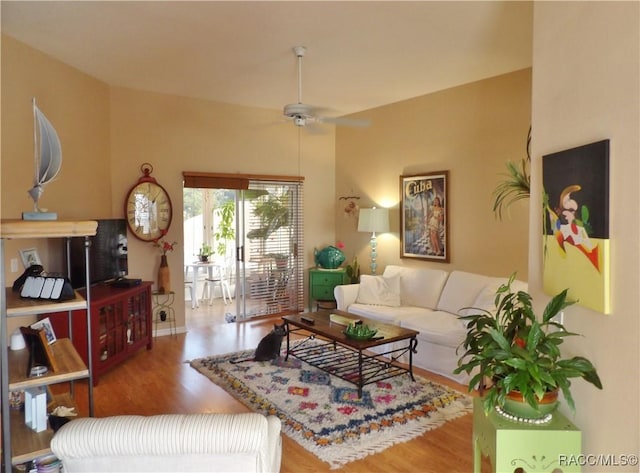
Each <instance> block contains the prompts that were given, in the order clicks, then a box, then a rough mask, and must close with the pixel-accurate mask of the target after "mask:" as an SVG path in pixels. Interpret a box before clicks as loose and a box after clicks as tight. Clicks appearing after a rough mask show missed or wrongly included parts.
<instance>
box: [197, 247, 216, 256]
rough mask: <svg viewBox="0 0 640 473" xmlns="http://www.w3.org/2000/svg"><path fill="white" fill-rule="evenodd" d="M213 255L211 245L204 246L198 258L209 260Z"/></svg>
mask: <svg viewBox="0 0 640 473" xmlns="http://www.w3.org/2000/svg"><path fill="white" fill-rule="evenodd" d="M212 254H213V249H212V248H211V246H210V245H202V247H201V248H200V252H199V253H198V256H200V257H205V258H208V257H209V256H211V255H212Z"/></svg>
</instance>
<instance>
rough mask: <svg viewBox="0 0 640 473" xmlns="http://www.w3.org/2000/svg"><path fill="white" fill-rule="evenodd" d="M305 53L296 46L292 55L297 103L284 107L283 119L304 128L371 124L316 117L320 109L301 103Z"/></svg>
mask: <svg viewBox="0 0 640 473" xmlns="http://www.w3.org/2000/svg"><path fill="white" fill-rule="evenodd" d="M306 52H307V48H305V47H304V46H296V47H294V48H293V53H294V54H295V55H296V58H297V59H298V102H297V103H290V104H287V105H285V106H284V110H283V114H284V116H285V118H287V119H289V120H291V121H293V123H294V124H295V125H296V126H300V127H304V126H307V125H308V124H311V123H333V124H335V125H341V126H353V127H366V126H369V125H370V124H371V122H370V121H369V120H357V119H353V118H342V117H324V116H321V115H318V112H320V111H321V110H322V108H319V107H315V106H313V105H308V104H306V103H303V102H302V58H303V57H304V55H305V53H306Z"/></svg>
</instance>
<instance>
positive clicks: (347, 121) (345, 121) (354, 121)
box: [316, 117, 371, 128]
mask: <svg viewBox="0 0 640 473" xmlns="http://www.w3.org/2000/svg"><path fill="white" fill-rule="evenodd" d="M316 120H317V121H318V122H320V123H333V124H334V125H338V126H350V127H355V128H366V127H368V126H370V125H371V120H366V119H358V118H345V117H316Z"/></svg>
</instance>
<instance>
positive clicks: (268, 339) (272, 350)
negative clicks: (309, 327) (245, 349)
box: [230, 322, 287, 363]
mask: <svg viewBox="0 0 640 473" xmlns="http://www.w3.org/2000/svg"><path fill="white" fill-rule="evenodd" d="M286 334H287V329H286V328H285V325H284V322H283V323H282V324H280V325H278V324H273V330H271V332H269V333H268V334H266V335H265V336H264V337H263V338H262V340H260V343H258V346H257V347H256V351H255V353H254V355H253V358H244V359H242V360H230V362H231V363H242V362H244V361H270V360H275V359H276V358H278V356H280V347H281V346H282V339H283V338H284V337H285V335H286Z"/></svg>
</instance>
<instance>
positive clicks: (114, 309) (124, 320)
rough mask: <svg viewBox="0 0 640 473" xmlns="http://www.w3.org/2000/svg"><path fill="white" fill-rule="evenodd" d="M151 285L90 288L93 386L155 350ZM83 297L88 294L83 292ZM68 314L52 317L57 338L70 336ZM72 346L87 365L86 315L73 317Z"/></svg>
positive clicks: (148, 283) (52, 315)
mask: <svg viewBox="0 0 640 473" xmlns="http://www.w3.org/2000/svg"><path fill="white" fill-rule="evenodd" d="M151 285H152V283H151V282H146V281H145V282H142V283H141V284H140V285H138V286H134V287H128V288H118V287H113V286H110V285H107V284H99V285H96V286H92V287H91V301H90V304H91V348H92V351H93V384H94V386H95V385H96V384H98V379H99V378H100V375H101V374H102V373H104V372H105V371H107V370H109V369H111V368H113V367H114V366H116V365H118V364H119V363H122V362H123V361H124V360H126V359H127V358H128V357H130V356H131V355H132V354H134V353H135V352H136V351H138V350H139V349H141V348H143V347H146V348H147V350H150V349H151V348H152V347H153V338H152V326H151V322H152V320H151V319H152V317H151ZM80 293H81V294H82V296H83V297H84V296H85V295H86V294H85V293H84V292H83V291H80ZM67 317H68V313H67V312H58V313H55V314H49V318H50V320H51V324H52V325H53V330H54V331H55V333H56V337H67V336H69V330H68V324H67V320H68V319H67ZM71 317H72V324H71V325H72V332H73V337H70V338H72V340H73V345H74V346H75V347H76V350H78V353H79V354H80V356H81V357H82V359H83V360H84V362H85V363H87V364H88V356H87V347H88V343H87V335H86V334H87V317H86V311H84V310H77V311H75V312H72V313H71Z"/></svg>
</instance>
